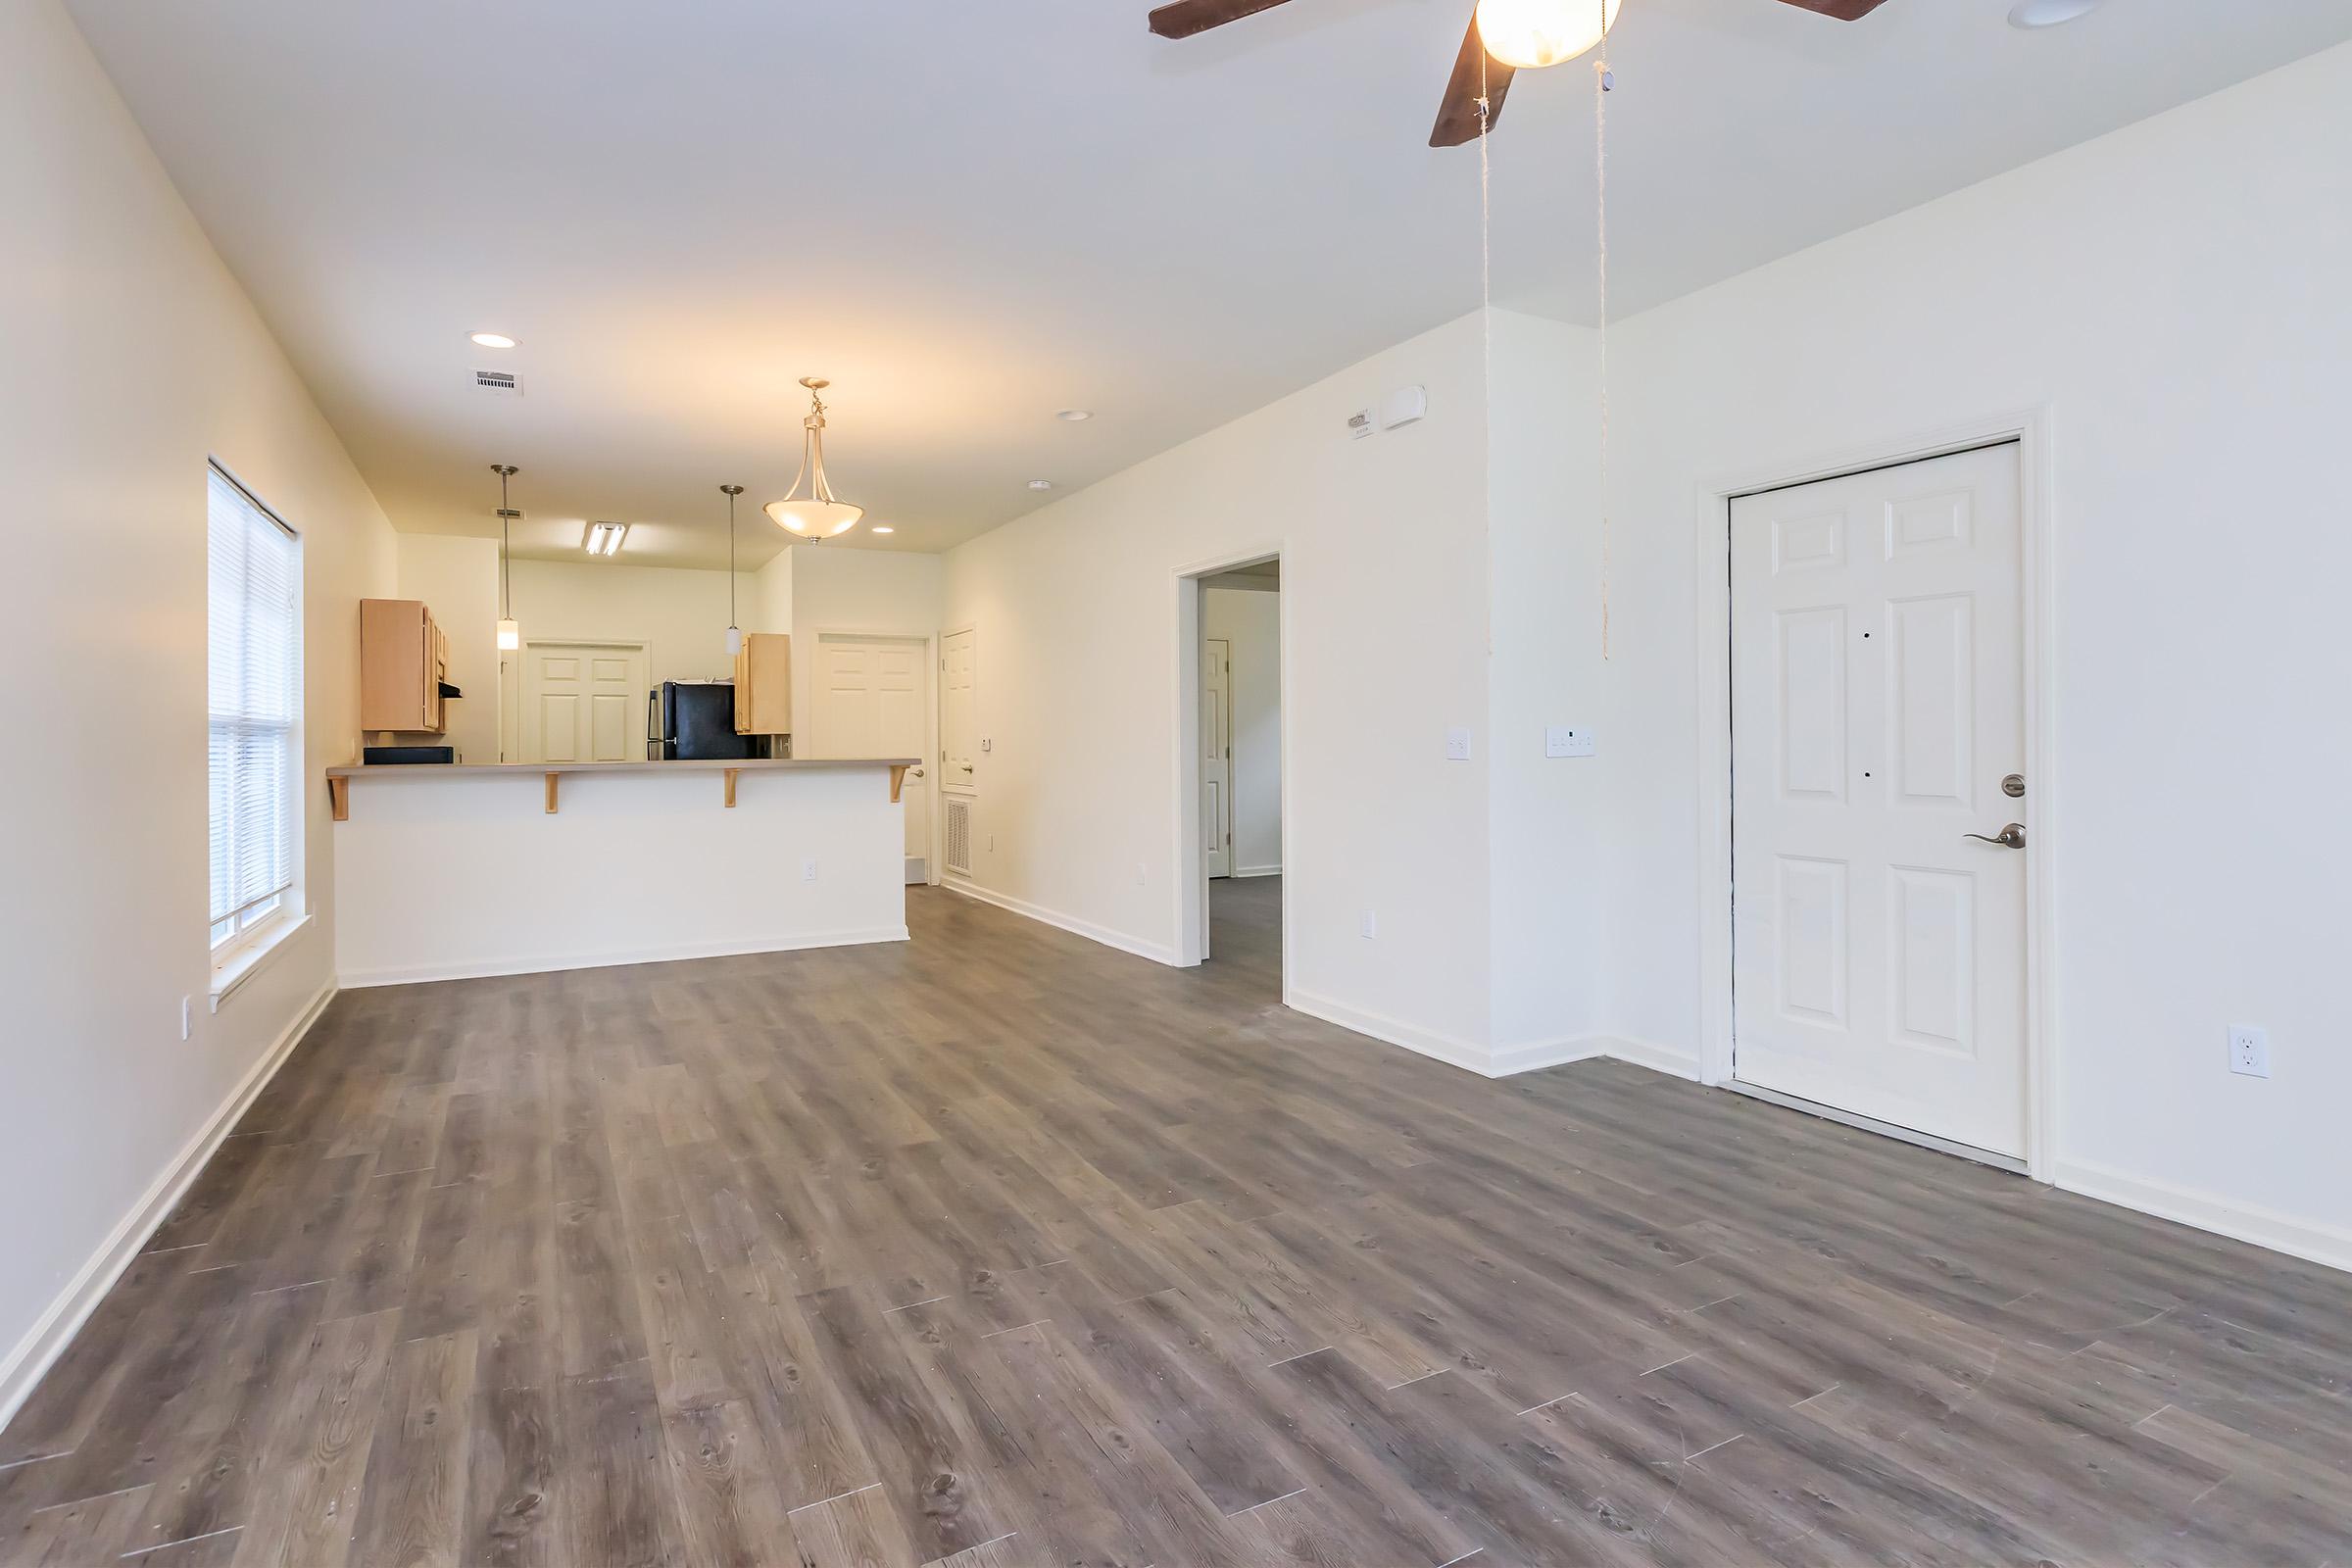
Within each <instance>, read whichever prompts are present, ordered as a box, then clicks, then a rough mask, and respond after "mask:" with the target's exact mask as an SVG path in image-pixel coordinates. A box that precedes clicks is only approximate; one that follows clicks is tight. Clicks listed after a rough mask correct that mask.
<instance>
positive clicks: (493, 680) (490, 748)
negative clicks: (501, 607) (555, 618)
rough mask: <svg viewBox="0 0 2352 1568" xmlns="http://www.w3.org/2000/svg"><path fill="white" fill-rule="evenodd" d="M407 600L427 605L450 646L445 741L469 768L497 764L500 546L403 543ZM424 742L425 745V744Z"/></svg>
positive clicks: (406, 539) (407, 537) (441, 540)
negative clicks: (451, 696) (452, 694)
mask: <svg viewBox="0 0 2352 1568" xmlns="http://www.w3.org/2000/svg"><path fill="white" fill-rule="evenodd" d="M399 553H400V597H401V598H403V599H421V600H423V601H424V603H425V608H427V609H428V610H430V611H431V612H432V613H433V619H434V620H435V622H437V623H438V624H439V625H440V627H441V630H442V632H443V633H444V634H445V635H446V636H447V637H448V638H449V680H450V684H451V685H453V686H455V687H457V688H458V689H459V690H460V691H462V692H464V693H465V694H466V695H465V696H464V697H461V698H459V699H458V700H457V701H456V702H453V703H451V704H450V705H449V729H448V732H447V733H446V734H445V735H444V736H443V737H442V739H443V740H444V741H446V742H447V743H448V744H449V745H451V746H454V747H456V748H457V749H458V760H460V761H465V762H495V761H497V760H498V715H499V700H498V679H499V657H498V632H497V627H498V541H497V540H495V539H467V538H461V537H458V536H456V535H444V534H421V533H404V534H402V535H401V536H400V544H399ZM419 739H421V737H419Z"/></svg>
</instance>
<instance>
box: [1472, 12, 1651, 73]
mask: <svg viewBox="0 0 2352 1568" xmlns="http://www.w3.org/2000/svg"><path fill="white" fill-rule="evenodd" d="M1623 3H1624V0H1478V37H1479V41H1480V42H1481V43H1483V44H1485V45H1486V50H1487V53H1488V54H1490V55H1493V56H1494V57H1495V59H1496V60H1499V61H1501V62H1502V63H1503V64H1504V65H1506V66H1511V67H1514V68H1516V69H1518V70H1521V71H1536V70H1541V69H1542V68H1544V67H1545V66H1556V65H1559V64H1561V63H1563V62H1565V61H1569V60H1574V59H1575V58H1576V57H1577V56H1578V55H1581V54H1583V53H1585V52H1586V51H1588V50H1590V49H1591V48H1593V45H1595V44H1597V43H1599V42H1600V39H1601V34H1602V32H1603V30H1604V29H1613V28H1615V26H1616V25H1617V10H1618V7H1619V6H1621V5H1622V4H1623ZM1604 8H1605V9H1604Z"/></svg>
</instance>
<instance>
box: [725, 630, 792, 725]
mask: <svg viewBox="0 0 2352 1568" xmlns="http://www.w3.org/2000/svg"><path fill="white" fill-rule="evenodd" d="M735 733H736V734H738V735H789V734H791V733H792V639H791V638H790V637H787V636H785V635H784V634H783V633H781V632H760V631H755V632H746V633H745V634H744V638H743V647H742V649H741V650H739V651H738V652H737V653H736V655H735Z"/></svg>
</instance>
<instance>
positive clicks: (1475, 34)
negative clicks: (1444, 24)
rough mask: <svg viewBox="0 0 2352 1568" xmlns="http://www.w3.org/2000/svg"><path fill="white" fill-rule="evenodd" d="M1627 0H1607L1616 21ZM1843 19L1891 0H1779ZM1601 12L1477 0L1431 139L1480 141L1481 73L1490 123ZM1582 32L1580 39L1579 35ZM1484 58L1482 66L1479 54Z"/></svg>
mask: <svg viewBox="0 0 2352 1568" xmlns="http://www.w3.org/2000/svg"><path fill="white" fill-rule="evenodd" d="M1283 3H1284V0H1169V3H1168V4H1166V5H1163V6H1160V7H1158V8H1156V9H1155V10H1153V11H1152V31H1153V32H1155V33H1158V34H1159V35H1160V36H1161V37H1162V38H1190V37H1191V36H1192V35H1193V34H1195V33H1197V32H1206V31H1207V30H1208V29H1209V28H1211V27H1221V26H1223V25H1225V24H1227V23H1228V22H1239V21H1241V20H1242V18H1244V17H1252V16H1255V15H1256V14H1257V13H1259V12H1260V11H1271V10H1273V9H1274V8H1275V7H1276V6H1278V5H1281V4H1283ZM1620 3H1621V0H1606V4H1607V13H1606V14H1607V17H1608V20H1609V23H1610V25H1612V26H1613V25H1615V23H1616V20H1617V7H1618V5H1619V4H1620ZM1781 3H1782V4H1784V5H1791V6H1795V7H1796V8H1798V9H1799V10H1802V11H1811V12H1814V13H1816V14H1818V15H1820V16H1825V17H1834V18H1836V19H1837V20H1838V21H1839V22H1859V21H1861V20H1862V19H1863V18H1864V17H1866V16H1869V15H1870V14H1871V13H1872V12H1873V11H1876V10H1877V9H1878V8H1879V7H1880V6H1881V5H1883V4H1885V3H1886V0H1781ZM1601 15H1602V12H1601V10H1600V3H1599V0H1478V9H1477V10H1476V11H1474V12H1473V13H1472V14H1471V17H1470V30H1469V31H1468V32H1466V33H1464V34H1463V35H1462V50H1461V53H1460V54H1459V55H1457V56H1455V57H1454V62H1453V74H1452V76H1450V77H1449V78H1447V80H1446V97H1445V99H1444V100H1443V101H1442V102H1441V103H1440V104H1439V105H1438V124H1437V128H1436V129H1435V130H1432V131H1431V132H1430V133H1429V144H1430V145H1431V146H1432V147H1459V146H1461V145H1462V144H1463V143H1464V142H1468V141H1476V140H1477V139H1478V133H1479V113H1478V99H1479V86H1480V81H1481V78H1482V76H1483V78H1484V81H1485V85H1486V96H1487V117H1486V118H1487V125H1488V128H1490V129H1491V128H1493V125H1494V123H1495V120H1496V119H1498V118H1499V117H1500V116H1501V114H1502V95H1503V94H1504V93H1506V92H1508V91H1509V90H1510V87H1511V76H1512V75H1513V73H1516V72H1518V71H1520V70H1521V69H1523V68H1527V67H1534V66H1552V65H1558V64H1559V63H1560V62H1561V61H1564V60H1569V59H1573V58H1574V57H1575V56H1577V55H1580V54H1583V53H1584V52H1585V51H1586V50H1587V49H1590V48H1592V47H1593V45H1594V44H1595V43H1598V42H1599V41H1600V21H1601ZM1580 40H1581V42H1580ZM1482 53H1484V54H1485V55H1486V57H1487V58H1486V61H1485V62H1484V70H1483V71H1482V70H1481V62H1480V59H1479V56H1480V55H1481V54H1482Z"/></svg>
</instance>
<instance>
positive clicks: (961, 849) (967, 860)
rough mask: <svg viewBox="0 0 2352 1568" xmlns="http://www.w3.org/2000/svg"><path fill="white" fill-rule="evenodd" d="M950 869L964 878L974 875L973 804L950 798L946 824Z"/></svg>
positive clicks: (947, 854) (945, 835)
mask: <svg viewBox="0 0 2352 1568" xmlns="http://www.w3.org/2000/svg"><path fill="white" fill-rule="evenodd" d="M945 827H946V833H945V834H944V837H945V838H946V840H947V853H946V856H945V858H946V860H947V866H948V869H949V870H951V871H955V872H958V873H960V874H962V875H964V876H970V875H971V874H972V803H971V802H969V801H967V800H963V799H961V798H960V797H956V796H950V797H949V798H948V802H947V818H946V822H945Z"/></svg>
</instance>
